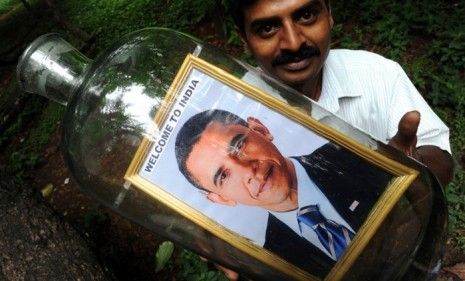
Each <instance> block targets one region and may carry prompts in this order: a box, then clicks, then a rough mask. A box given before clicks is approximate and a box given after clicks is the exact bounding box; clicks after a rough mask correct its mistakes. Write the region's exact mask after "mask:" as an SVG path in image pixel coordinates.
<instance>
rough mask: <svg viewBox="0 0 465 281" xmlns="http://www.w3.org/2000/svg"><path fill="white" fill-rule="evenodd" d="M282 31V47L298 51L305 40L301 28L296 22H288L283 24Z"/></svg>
mask: <svg viewBox="0 0 465 281" xmlns="http://www.w3.org/2000/svg"><path fill="white" fill-rule="evenodd" d="M282 31H283V32H282V33H281V49H283V50H289V51H293V52H296V51H298V50H299V49H300V47H301V46H302V44H303V43H304V42H305V37H304V36H303V34H302V32H301V30H300V28H299V27H298V26H297V25H296V24H295V23H294V22H287V23H285V24H284V25H283V28H282Z"/></svg>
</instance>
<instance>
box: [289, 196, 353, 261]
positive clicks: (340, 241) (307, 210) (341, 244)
mask: <svg viewBox="0 0 465 281" xmlns="http://www.w3.org/2000/svg"><path fill="white" fill-rule="evenodd" d="M297 220H298V221H299V226H300V223H304V224H306V225H307V226H309V227H310V228H312V229H313V230H314V231H315V233H316V234H317V236H318V239H319V240H320V242H321V244H323V246H324V247H325V248H326V250H328V252H329V253H331V256H332V257H333V258H336V259H339V257H340V256H341V255H342V253H343V252H344V250H345V248H346V247H347V245H348V244H349V242H350V241H351V240H352V238H354V233H353V232H352V231H350V230H349V229H347V228H346V227H345V226H343V225H340V224H338V223H336V222H334V221H332V220H327V219H326V218H325V217H324V216H323V215H322V214H321V213H320V210H319V208H318V205H309V206H305V207H302V208H301V209H300V210H299V212H298V215H297Z"/></svg>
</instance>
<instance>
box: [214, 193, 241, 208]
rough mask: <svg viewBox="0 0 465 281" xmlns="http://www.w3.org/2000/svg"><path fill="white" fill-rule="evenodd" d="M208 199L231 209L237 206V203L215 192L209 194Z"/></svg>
mask: <svg viewBox="0 0 465 281" xmlns="http://www.w3.org/2000/svg"><path fill="white" fill-rule="evenodd" d="M207 199H208V200H210V201H211V202H213V203H218V204H222V205H226V206H231V207H234V206H236V204H237V203H236V201H234V200H230V199H226V198H223V197H222V196H221V195H218V194H216V193H213V192H210V193H208V195H207Z"/></svg>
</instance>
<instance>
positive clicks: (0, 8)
mask: <svg viewBox="0 0 465 281" xmlns="http://www.w3.org/2000/svg"><path fill="white" fill-rule="evenodd" d="M19 3H20V1H19V0H0V14H2V13H5V12H8V11H9V10H10V9H11V8H12V7H14V6H15V5H17V4H19Z"/></svg>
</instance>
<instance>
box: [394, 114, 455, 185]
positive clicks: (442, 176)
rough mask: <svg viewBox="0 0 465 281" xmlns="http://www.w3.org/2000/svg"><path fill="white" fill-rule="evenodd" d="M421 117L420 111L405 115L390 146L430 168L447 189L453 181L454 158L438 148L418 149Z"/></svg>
mask: <svg viewBox="0 0 465 281" xmlns="http://www.w3.org/2000/svg"><path fill="white" fill-rule="evenodd" d="M420 117H421V116H420V113H419V112H418V111H410V112H407V113H405V114H404V116H402V118H401V119H400V121H399V126H398V131H397V133H396V135H395V136H394V137H393V138H392V139H391V140H389V142H388V144H389V145H390V146H393V147H395V148H397V149H398V150H400V151H402V152H403V153H405V154H406V155H408V156H410V157H413V158H415V159H417V160H419V161H420V162H422V163H423V164H425V165H426V166H428V168H429V169H430V170H431V171H432V172H433V173H434V174H435V175H436V176H437V177H438V179H439V182H441V184H442V186H443V187H445V186H446V185H447V184H448V183H449V182H450V181H451V180H452V176H453V169H454V164H453V161H452V156H451V155H450V154H449V153H448V152H447V151H444V150H442V149H440V148H439V147H437V146H433V145H425V146H421V147H418V148H417V147H416V144H417V130H418V125H420Z"/></svg>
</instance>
